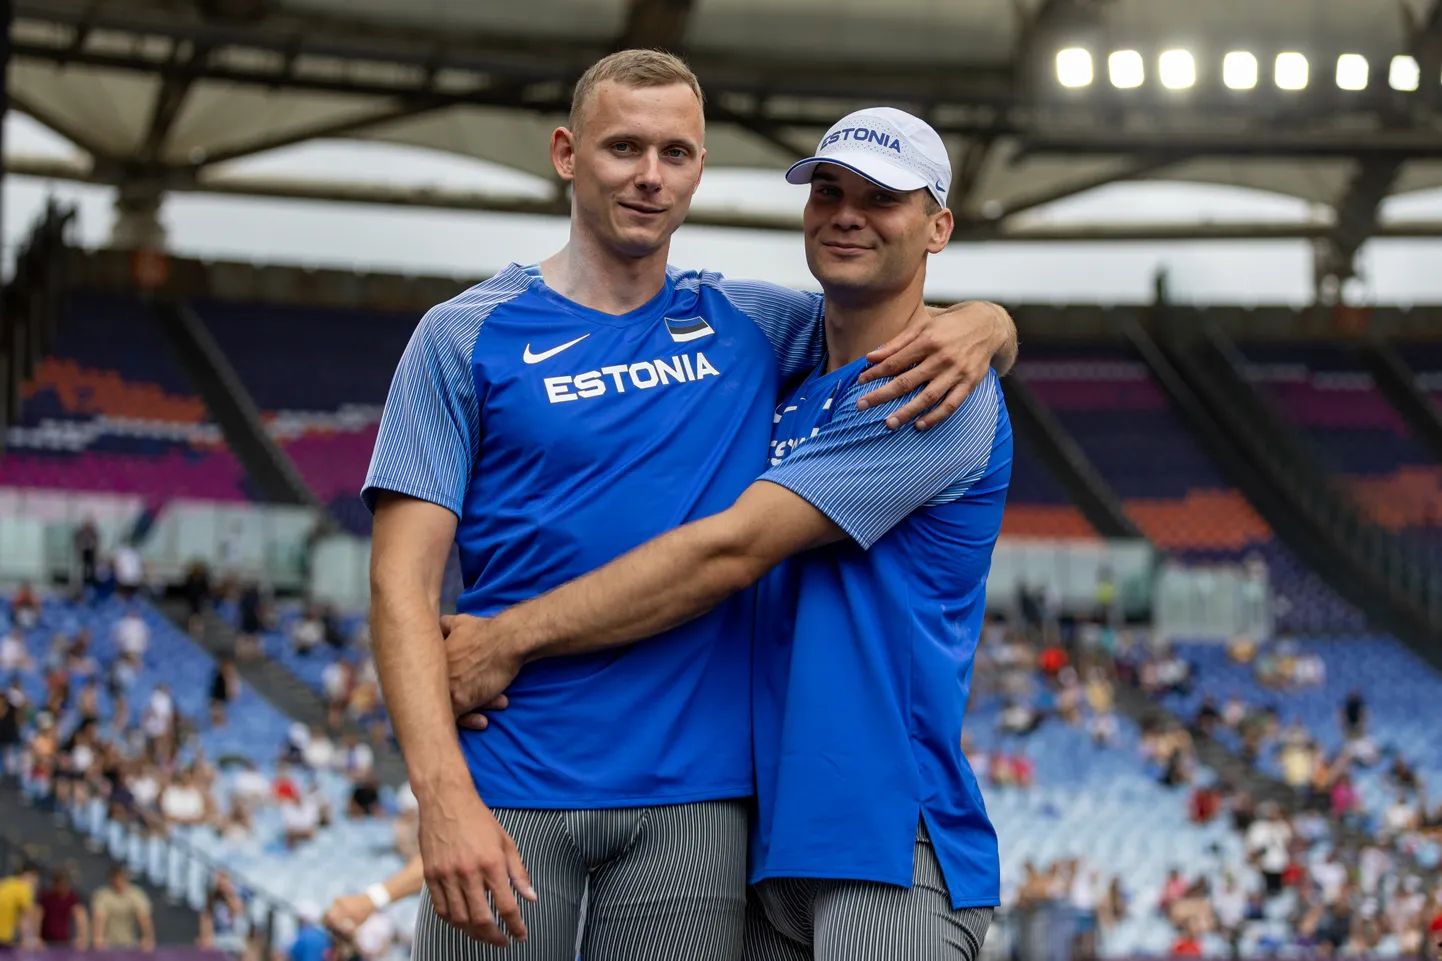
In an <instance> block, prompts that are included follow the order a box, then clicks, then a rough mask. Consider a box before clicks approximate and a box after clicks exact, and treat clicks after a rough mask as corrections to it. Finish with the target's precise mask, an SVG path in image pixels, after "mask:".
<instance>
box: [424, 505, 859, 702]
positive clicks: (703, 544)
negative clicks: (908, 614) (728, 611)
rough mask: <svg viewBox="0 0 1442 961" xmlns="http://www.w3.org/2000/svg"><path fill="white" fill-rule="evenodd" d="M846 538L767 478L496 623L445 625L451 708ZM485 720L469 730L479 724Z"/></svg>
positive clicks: (659, 623) (682, 618) (696, 609)
mask: <svg viewBox="0 0 1442 961" xmlns="http://www.w3.org/2000/svg"><path fill="white" fill-rule="evenodd" d="M845 536H846V534H845V532H844V531H842V529H841V528H840V527H838V526H837V525H836V524H835V523H834V522H832V520H831V519H830V518H829V517H827V516H826V515H825V514H823V513H822V512H821V511H819V510H817V509H816V508H815V507H813V506H812V505H811V504H810V503H808V502H807V501H806V500H805V499H803V498H801V497H799V496H797V495H796V494H793V493H792V492H791V491H789V490H787V489H786V488H784V487H780V486H778V485H776V484H772V483H769V482H767V481H757V482H755V483H753V484H752V485H751V486H750V487H748V488H747V489H746V490H745V491H744V492H743V493H742V494H741V496H740V497H739V498H737V500H736V503H735V504H733V505H731V507H729V508H727V509H726V510H724V511H722V512H721V513H719V514H713V515H712V516H710V517H707V518H703V519H702V520H699V521H694V522H692V523H690V524H686V525H684V526H682V527H678V528H676V529H675V530H673V531H669V532H667V533H665V534H662V535H661V536H660V537H657V538H655V539H654V540H651V541H648V542H647V543H645V544H642V545H641V546H640V547H638V548H636V549H635V550H632V551H630V552H628V553H626V554H623V555H622V556H620V557H618V558H616V559H615V560H614V561H612V562H611V563H609V564H607V565H606V566H604V567H601V568H598V569H597V570H594V571H592V572H591V573H590V574H587V575H585V576H584V577H578V578H576V579H575V580H573V581H571V582H569V583H567V584H563V585H561V586H560V587H558V588H556V589H555V590H553V591H550V592H548V593H546V594H542V595H541V596H540V597H536V598H533V599H532V600H529V601H526V602H524V603H521V604H517V605H515V606H514V607H511V608H508V609H506V610H504V611H502V612H501V613H499V614H497V615H496V616H495V617H491V618H479V617H466V616H458V617H455V618H448V619H447V621H448V627H449V628H450V633H449V638H448V641H447V645H446V650H447V654H448V655H449V666H450V686H451V701H452V705H453V707H454V708H455V710H456V713H457V714H463V713H464V712H465V711H467V710H470V709H471V708H473V707H474V706H475V705H478V704H484V703H485V702H486V701H488V700H490V699H491V698H492V697H494V696H495V695H496V694H498V693H499V692H500V691H502V690H504V689H505V687H506V685H508V684H510V682H511V681H512V680H513V679H514V678H515V676H516V674H517V673H518V672H519V671H520V669H521V667H523V666H524V665H525V663H526V662H527V661H532V660H537V659H539V658H543V657H556V656H558V655H563V654H582V653H585V652H587V651H595V650H601V649H604V648H609V647H617V646H620V645H623V644H629V643H631V642H633V641H638V640H641V639H642V638H646V637H651V636H652V635H655V634H660V633H661V632H663V631H666V630H669V629H670V628H673V627H675V626H676V625H678V624H683V623H685V622H686V621H689V620H691V619H692V618H694V617H696V616H697V615H699V614H702V613H705V612H706V611H708V610H710V609H711V608H713V607H715V606H716V605H717V604H719V603H720V602H721V601H722V600H724V599H725V598H726V597H728V596H730V595H731V594H734V593H735V592H737V591H740V590H743V589H745V588H747V587H749V586H751V585H752V584H754V583H756V581H758V580H760V578H761V576H762V575H763V574H765V573H766V572H767V571H769V570H770V569H771V568H772V567H774V566H776V565H777V564H778V563H780V562H781V561H782V560H784V559H785V558H787V557H789V556H790V555H792V554H795V553H797V552H799V551H804V550H807V549H809V548H812V547H820V546H821V545H823V544H828V543H831V542H833V541H838V540H841V539H842V538H844V537H845ZM478 717H479V715H468V716H466V718H465V719H464V721H463V723H464V725H465V726H467V727H479V726H481V725H480V721H478V720H477V718H478Z"/></svg>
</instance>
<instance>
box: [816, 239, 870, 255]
mask: <svg viewBox="0 0 1442 961" xmlns="http://www.w3.org/2000/svg"><path fill="white" fill-rule="evenodd" d="M821 246H823V247H825V248H826V249H827V250H830V251H832V252H833V253H836V254H840V255H842V256H848V255H856V254H862V253H865V252H866V251H868V250H870V249H871V248H870V247H868V246H866V245H864V244H850V243H846V242H845V241H842V240H827V241H823V242H822V244H821Z"/></svg>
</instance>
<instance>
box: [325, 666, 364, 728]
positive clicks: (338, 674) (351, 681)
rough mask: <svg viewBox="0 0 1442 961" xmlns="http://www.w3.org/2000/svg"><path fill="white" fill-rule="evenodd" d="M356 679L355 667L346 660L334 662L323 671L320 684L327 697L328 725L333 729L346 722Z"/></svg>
mask: <svg viewBox="0 0 1442 961" xmlns="http://www.w3.org/2000/svg"><path fill="white" fill-rule="evenodd" d="M355 679H356V672H355V665H354V664H352V663H351V662H350V661H347V660H345V659H344V658H342V659H340V660H336V661H332V662H331V663H330V664H327V665H326V666H325V670H323V671H321V676H320V683H321V690H322V692H323V693H324V695H325V705H326V723H327V724H329V725H330V726H331V728H338V727H340V726H341V725H342V724H343V723H344V721H345V710H346V705H347V704H348V703H349V701H350V695H351V689H352V688H353V687H354V686H355Z"/></svg>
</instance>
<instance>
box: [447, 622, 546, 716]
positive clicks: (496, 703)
mask: <svg viewBox="0 0 1442 961" xmlns="http://www.w3.org/2000/svg"><path fill="white" fill-rule="evenodd" d="M441 635H442V636H443V637H445V639H446V677H447V681H448V684H449V686H450V693H451V710H452V712H453V713H454V714H455V715H456V717H462V716H465V715H467V714H468V712H470V711H476V710H480V709H483V708H484V709H485V710H495V709H499V708H504V707H505V706H506V699H505V697H504V696H503V695H502V694H501V692H502V691H504V690H505V689H506V687H507V686H508V685H509V684H510V683H511V682H512V681H514V680H515V679H516V675H517V674H519V673H521V668H522V667H524V666H525V664H526V659H525V655H524V653H523V652H522V651H521V650H520V648H519V646H518V645H517V644H515V643H514V639H513V638H511V637H509V636H508V635H507V634H506V632H504V631H502V630H499V629H498V628H497V622H496V619H495V618H486V617H472V616H471V615H469V614H448V615H446V616H445V617H442V618H441ZM464 726H465V727H467V728H470V729H471V730H484V729H485V727H486V718H485V715H484V714H470V715H469V716H468V717H467V719H466V724H465V725H464Z"/></svg>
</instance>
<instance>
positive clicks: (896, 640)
mask: <svg viewBox="0 0 1442 961" xmlns="http://www.w3.org/2000/svg"><path fill="white" fill-rule="evenodd" d="M950 169H951V167H950V164H949V163H948V161H947V157H946V149H945V147H944V145H943V144H942V141H941V138H940V137H939V136H937V134H936V132H935V131H934V130H932V129H931V127H929V126H928V125H927V124H925V123H923V122H922V121H921V120H918V119H917V118H915V117H912V116H910V115H909V114H906V113H903V112H901V111H899V110H893V109H890V108H875V109H870V110H863V111H859V112H857V113H853V114H851V115H850V116H848V117H846V118H845V119H844V120H842V121H841V122H840V123H838V124H836V125H835V126H834V127H832V128H831V130H830V131H829V132H828V133H827V135H826V136H825V137H824V138H823V139H822V141H821V144H820V146H819V148H818V150H817V154H816V155H815V156H814V157H810V158H808V159H806V160H803V161H801V162H800V163H798V164H796V165H795V166H794V167H792V168H791V170H790V171H788V172H787V179H788V180H790V181H791V182H792V183H810V185H811V194H810V197H809V199H808V201H807V204H806V212H805V217H804V221H803V223H804V232H805V241H806V256H807V262H808V263H809V265H810V267H811V271H812V273H813V274H814V275H815V276H816V278H817V280H818V281H820V283H821V286H822V289H823V291H824V293H825V338H826V356H825V358H824V359H823V360H822V362H821V364H820V365H819V366H818V367H817V368H816V369H815V370H813V371H812V372H811V373H810V375H809V376H807V377H806V378H805V380H804V381H802V383H801V384H800V385H799V386H798V387H796V388H795V390H793V391H792V392H791V393H790V395H789V396H788V397H786V399H784V400H783V401H782V403H781V404H780V405H779V406H778V407H777V409H776V415H775V423H774V429H773V432H772V439H771V442H770V458H769V459H770V465H771V466H770V469H769V470H768V471H767V472H766V473H765V474H763V475H762V476H761V478H760V479H759V480H758V481H756V482H755V483H753V484H752V485H751V486H750V487H748V488H747V489H746V490H745V491H744V492H743V493H742V494H741V496H740V497H739V498H738V499H737V501H736V502H735V503H734V504H733V505H732V506H731V507H730V508H728V509H727V510H724V511H722V512H720V513H719V514H714V515H712V516H710V517H707V518H704V519H702V520H699V521H695V522H692V523H690V524H686V525H684V526H682V527H679V528H677V529H676V530H674V531H671V532H669V533H667V534H663V535H661V536H659V537H657V538H655V539H654V540H651V541H649V542H647V543H646V544H643V545H642V546H640V547H638V548H636V549H635V550H633V551H631V552H630V553H628V554H625V555H623V556H621V557H620V558H618V559H616V560H615V561H612V562H611V563H610V564H607V565H606V566H605V567H602V568H600V569H598V570H596V571H594V572H592V573H591V574H588V575H586V576H584V577H581V578H578V579H576V580H575V581H572V582H571V583H569V584H566V585H564V586H562V587H559V588H557V589H555V590H553V591H551V592H550V593H548V594H545V595H542V596H541V597H539V598H536V599H534V600H531V601H527V602H525V603H522V604H519V605H516V606H515V607H512V608H510V609H508V610H506V611H503V612H502V613H500V614H498V615H496V616H495V617H493V618H492V619H490V620H489V621H488V622H486V623H485V625H484V633H485V635H486V638H487V644H486V645H485V650H484V651H483V652H480V653H479V654H478V655H475V656H473V657H472V658H471V659H470V660H469V661H468V663H467V664H466V665H464V666H463V667H462V668H461V669H460V670H457V669H456V668H457V665H456V663H455V662H454V661H453V663H452V667H453V670H452V681H453V689H452V693H453V697H455V696H456V695H457V688H458V687H459V689H460V698H461V700H463V701H467V702H469V703H483V702H484V701H485V700H486V699H487V698H489V697H490V696H491V695H493V694H495V693H496V692H498V691H499V690H500V689H501V688H503V687H504V686H505V684H506V682H507V681H508V680H509V677H510V676H511V675H513V674H514V672H515V671H518V670H519V668H520V665H521V664H523V663H525V662H527V661H531V660H535V659H537V658H543V657H551V656H555V655H558V654H574V653H578V652H581V651H591V650H596V649H598V648H601V647H609V646H614V645H617V644H623V643H628V642H630V641H632V640H635V639H638V638H642V637H648V636H651V635H653V634H656V633H658V632H660V631H664V630H666V629H668V628H671V627H673V626H674V625H676V624H679V623H682V622H684V621H686V620H687V619H689V618H692V617H695V616H697V615H698V614H700V613H701V612H703V611H705V610H707V609H709V608H710V607H712V606H713V605H715V604H717V603H718V602H719V601H721V599H723V598H725V597H726V596H728V595H729V594H732V593H734V592H736V591H740V590H743V589H745V588H747V587H749V586H751V585H752V584H755V583H757V582H758V581H759V582H760V585H759V590H758V595H757V603H758V611H757V631H756V642H755V650H754V666H753V675H752V715H753V718H752V719H753V725H754V750H755V767H756V786H757V801H758V805H757V816H756V819H755V823H754V824H753V830H752V839H751V866H750V879H751V881H752V883H753V885H754V888H753V894H752V896H751V899H750V903H749V905H748V909H747V921H746V953H747V957H748V958H754V959H757V961H773V959H781V961H804V959H811V958H815V959H818V961H850V959H856V961H862V959H868V961H869V959H876V958H906V959H913V961H915V959H938V961H939V959H964V961H972V959H974V958H976V957H977V956H978V954H979V953H980V950H981V944H982V942H983V940H984V939H985V936H986V930H987V927H988V925H989V924H990V920H991V913H992V908H993V906H995V905H996V904H997V903H998V902H999V900H1000V890H999V887H1000V882H999V865H998V858H997V844H996V833H995V831H994V830H993V829H992V826H991V823H990V821H989V820H988V818H987V814H986V809H985V807H984V805H983V803H982V798H981V793H980V791H979V789H978V787H977V783H976V778H975V777H974V776H973V774H972V772H971V769H970V767H969V766H968V764H967V761H966V758H965V757H964V756H963V755H962V753H961V750H960V741H961V724H962V716H963V714H964V712H965V708H966V700H967V695H968V691H969V688H970V680H971V666H972V660H973V656H974V654H975V651H976V644H977V639H978V637H979V635H980V631H981V622H982V615H983V612H984V607H985V594H986V576H987V572H988V569H989V568H990V563H991V552H992V547H993V546H994V544H995V542H996V537H997V533H998V531H999V530H1000V527H1001V514H1002V508H1003V505H1004V502H1005V499H1006V489H1007V485H1008V482H1009V480H1010V476H1011V454H1012V434H1011V425H1010V420H1009V419H1008V416H1007V411H1006V406H1005V403H1004V402H1003V400H1002V394H1001V389H1000V385H999V382H998V380H997V375H996V373H995V372H994V371H993V372H990V373H989V374H988V375H987V377H986V378H985V379H984V380H983V381H982V383H981V384H979V385H978V386H977V388H976V389H975V390H974V391H973V392H972V394H971V395H970V396H969V397H968V398H967V399H966V401H965V403H963V405H962V407H961V409H960V410H959V411H958V412H957V413H956V414H954V415H953V416H952V417H951V418H950V419H948V420H946V421H944V422H942V423H940V424H938V425H936V426H934V427H932V428H930V429H928V430H927V431H925V432H918V431H902V432H898V431H891V430H888V429H887V428H886V419H887V417H888V416H889V414H890V412H891V411H892V410H894V409H895V405H898V404H901V403H903V402H904V398H903V399H901V400H896V401H891V402H889V403H887V404H882V405H879V406H877V407H874V408H870V409H866V410H858V409H857V405H856V400H857V398H858V397H859V396H860V394H861V392H862V391H863V390H864V389H865V388H864V387H862V386H861V385H860V384H859V383H858V381H857V378H858V375H859V374H860V373H861V372H862V371H863V370H865V369H866V366H867V364H866V359H865V354H866V351H867V350H868V349H869V346H870V345H872V344H875V343H878V342H880V341H882V340H885V339H886V338H887V337H891V336H893V335H894V334H895V333H896V332H898V331H900V330H902V329H904V328H905V326H906V324H907V323H908V322H909V321H910V320H911V319H912V318H913V317H915V316H917V315H918V314H919V312H921V311H923V310H925V306H924V304H923V301H922V288H923V285H924V282H925V279H926V262H927V255H928V254H933V253H937V252H939V251H940V250H941V249H942V248H943V247H945V246H946V243H947V241H948V240H949V239H950V236H951V230H952V216H951V212H950V211H949V210H947V209H946V206H945V205H946V194H947V188H948V186H949V171H950ZM816 548H821V549H819V550H818V549H816Z"/></svg>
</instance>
